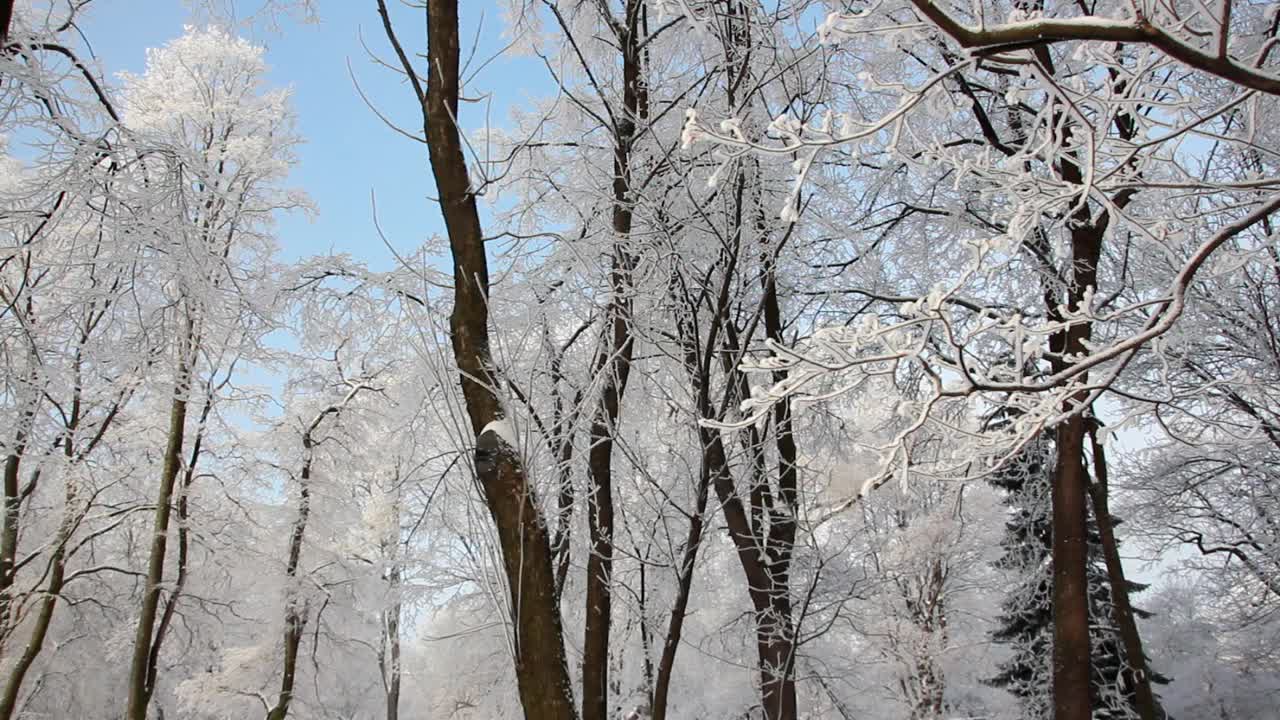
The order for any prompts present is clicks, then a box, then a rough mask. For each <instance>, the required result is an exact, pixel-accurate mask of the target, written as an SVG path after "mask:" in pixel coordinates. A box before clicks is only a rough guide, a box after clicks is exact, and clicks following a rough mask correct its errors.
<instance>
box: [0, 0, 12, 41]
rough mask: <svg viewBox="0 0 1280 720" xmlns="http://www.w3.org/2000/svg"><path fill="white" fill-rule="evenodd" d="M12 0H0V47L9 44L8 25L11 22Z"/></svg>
mask: <svg viewBox="0 0 1280 720" xmlns="http://www.w3.org/2000/svg"><path fill="white" fill-rule="evenodd" d="M13 4H14V0H0V48H3V47H4V46H5V45H8V44H9V25H10V24H12V22H13Z"/></svg>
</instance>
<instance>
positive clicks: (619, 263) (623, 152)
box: [582, 0, 647, 720]
mask: <svg viewBox="0 0 1280 720" xmlns="http://www.w3.org/2000/svg"><path fill="white" fill-rule="evenodd" d="M641 5H642V3H641V2H640V0H627V3H626V17H625V19H624V21H623V24H622V25H621V26H619V25H618V24H617V23H610V25H611V26H612V27H614V28H615V30H614V33H615V37H616V38H617V40H618V43H619V46H620V48H621V50H622V82H623V93H622V107H621V109H620V110H619V111H618V113H619V116H618V117H616V118H615V126H614V127H613V129H612V130H613V133H612V134H613V145H614V148H613V211H612V218H611V220H612V223H611V225H612V228H613V235H614V238H613V239H614V252H613V265H612V268H611V270H610V273H609V286H610V300H609V307H608V309H607V310H606V314H605V317H606V318H608V324H607V326H606V329H605V334H604V335H603V336H602V338H601V344H600V348H599V350H598V351H597V361H596V362H595V363H594V365H595V368H594V370H595V373H594V374H603V378H604V381H603V387H602V389H601V396H600V404H599V406H598V407H597V408H596V414H595V417H594V419H593V420H592V423H591V446H590V451H589V460H588V465H587V469H588V475H589V479H590V483H591V486H590V490H589V495H588V497H587V529H588V531H589V532H590V536H591V554H590V556H588V557H587V592H586V609H585V619H584V622H583V648H582V718H583V720H609V635H610V627H611V623H612V617H611V615H612V609H613V588H612V583H613V579H612V576H613V549H614V548H613V529H614V508H613V467H612V463H613V444H614V435H615V433H616V432H617V427H618V420H619V416H620V414H621V411H622V399H623V395H624V394H625V393H626V389H627V379H628V377H629V376H630V374H631V357H632V354H633V352H634V350H635V338H634V331H633V329H632V311H633V304H634V303H633V300H632V296H633V294H634V284H633V277H632V274H633V272H634V270H635V265H636V258H635V255H634V254H633V253H632V252H631V250H630V248H629V247H628V244H629V243H630V242H631V225H632V202H633V198H632V195H633V193H632V188H631V148H632V143H633V141H634V138H635V135H636V128H637V125H638V123H639V122H640V121H641V120H643V117H642V113H643V110H642V108H644V106H645V105H646V104H647V103H646V102H645V99H644V94H645V89H644V84H643V80H642V78H641V67H640V62H641V58H640V48H639V44H640V40H641V39H642V38H641V37H640V34H639V30H640V28H639V18H640V12H639V10H640V7H641ZM601 11H602V12H606V13H607V12H609V10H608V8H607V7H602V8H601Z"/></svg>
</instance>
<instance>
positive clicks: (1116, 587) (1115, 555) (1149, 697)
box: [1089, 421, 1165, 720]
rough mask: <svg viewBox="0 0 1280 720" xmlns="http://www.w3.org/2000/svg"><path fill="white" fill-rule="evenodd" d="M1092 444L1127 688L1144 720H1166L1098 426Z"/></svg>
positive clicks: (1095, 495)
mask: <svg viewBox="0 0 1280 720" xmlns="http://www.w3.org/2000/svg"><path fill="white" fill-rule="evenodd" d="M1089 441H1090V445H1091V447H1092V450H1093V478H1094V482H1093V483H1091V484H1090V485H1089V497H1090V499H1091V500H1092V501H1093V514H1094V517H1096V518H1097V520H1098V534H1099V536H1100V538H1101V540H1102V554H1103V556H1104V557H1105V558H1106V562H1107V579H1108V580H1110V582H1111V602H1112V604H1113V605H1114V608H1113V609H1114V610H1115V615H1116V624H1118V625H1119V626H1120V640H1121V641H1122V642H1123V643H1124V654H1125V660H1126V663H1125V664H1126V666H1127V670H1126V674H1127V675H1128V684H1129V685H1130V686H1131V687H1133V690H1134V696H1135V697H1134V700H1135V704H1136V705H1137V708H1138V717H1139V718H1141V720H1164V718H1165V714H1164V710H1163V709H1162V708H1161V707H1160V703H1159V701H1157V700H1156V696H1155V693H1154V692H1153V691H1152V689H1151V671H1150V669H1149V668H1148V667H1147V654H1146V652H1145V651H1144V650H1143V648H1142V636H1141V635H1140V634H1139V633H1138V623H1137V619H1136V616H1135V614H1134V611H1133V603H1132V602H1130V600H1129V584H1128V582H1127V581H1126V580H1125V576H1124V564H1123V563H1122V562H1121V561H1120V545H1119V544H1118V543H1117V542H1116V534H1115V524H1114V523H1113V522H1112V519H1111V510H1110V508H1109V507H1108V503H1107V496H1108V493H1109V490H1110V486H1109V484H1108V476H1107V456H1106V451H1105V449H1104V448H1103V447H1102V443H1101V442H1100V441H1099V440H1098V433H1097V422H1096V421H1093V423H1091V425H1090V427H1089Z"/></svg>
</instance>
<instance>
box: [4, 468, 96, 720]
mask: <svg viewBox="0 0 1280 720" xmlns="http://www.w3.org/2000/svg"><path fill="white" fill-rule="evenodd" d="M75 499H76V498H75V491H74V490H72V489H70V488H69V489H68V491H67V500H66V509H65V510H64V513H65V514H64V515H63V520H62V523H61V526H60V528H59V531H58V537H57V546H56V547H55V549H54V551H53V556H52V557H51V558H50V560H49V583H48V585H47V586H46V587H45V591H44V597H43V598H42V599H41V600H40V610H39V613H38V614H37V615H36V620H35V623H34V625H33V627H32V629H31V635H30V636H29V637H28V638H27V644H26V646H25V647H23V649H22V655H21V656H19V657H18V659H17V661H16V662H15V663H14V666H13V668H12V669H11V670H10V671H9V677H8V679H7V680H6V681H5V685H4V695H3V696H2V697H0V720H10V718H12V717H13V713H14V710H16V709H17V706H18V693H19V692H20V691H21V690H22V683H23V681H25V680H26V677H27V672H28V671H29V670H30V669H31V666H32V664H33V663H35V660H36V656H38V655H39V654H40V651H41V650H42V649H44V640H45V636H46V635H48V633H49V625H50V624H51V623H52V621H53V612H54V610H55V608H56V607H57V604H58V598H59V597H60V593H61V592H62V586H63V582H64V580H65V578H66V572H67V543H68V542H70V540H71V533H72V532H74V531H75V527H76V525H77V519H76V518H74V517H73V515H72V513H73V510H72V508H73V503H74V502H75Z"/></svg>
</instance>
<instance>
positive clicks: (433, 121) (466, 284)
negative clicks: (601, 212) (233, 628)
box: [377, 0, 577, 720]
mask: <svg viewBox="0 0 1280 720" xmlns="http://www.w3.org/2000/svg"><path fill="white" fill-rule="evenodd" d="M377 5H378V12H379V15H380V16H381V18H382V24H383V29H384V30H385V32H386V34H387V39H388V40H389V41H390V43H391V45H392V47H393V49H394V50H395V53H396V57H397V59H398V60H399V61H400V64H401V67H402V69H404V71H405V73H406V76H407V77H408V81H409V84H410V86H411V87H412V88H413V91H414V94H415V96H416V98H417V100H418V102H419V104H420V106H421V108H422V114H423V118H422V119H423V131H424V134H425V135H426V138H427V149H428V151H429V154H430V158H431V171H432V174H433V176H434V177H435V183H436V192H437V196H438V198H439V204H440V211H441V213H442V214H443V215H444V220H445V227H446V230H447V233H448V236H449V248H450V252H451V255H452V258H453V280H454V303H453V312H452V313H451V314H450V317H449V330H450V340H451V342H452V345H453V355H454V359H455V361H456V362H457V365H458V374H459V382H460V384H461V385H462V394H463V397H464V399H465V401H466V407H467V416H468V418H469V419H470V421H471V429H472V432H473V433H474V434H475V436H476V451H475V470H476V477H477V480H478V482H479V485H480V487H481V489H482V491H483V493H484V497H485V504H486V505H487V506H488V508H489V514H490V515H491V516H492V518H493V521H494V525H495V526H496V527H497V531H498V543H499V547H500V549H501V554H502V564H503V570H504V572H505V574H506V580H507V590H508V592H509V594H510V599H511V610H512V620H513V621H514V628H513V633H514V638H513V646H514V651H515V665H516V680H517V685H518V688H519V692H520V702H521V704H522V705H523V707H524V712H525V717H526V718H528V720H572V719H573V718H575V717H576V715H577V710H576V708H575V707H574V702H573V690H572V683H571V682H570V680H569V668H568V663H567V661H566V657H565V650H564V632H563V629H562V627H561V620H560V607H559V603H558V599H557V595H556V588H555V568H554V561H553V559H552V556H551V549H550V542H549V538H548V532H547V528H546V525H545V524H544V522H543V519H542V517H541V513H540V510H539V506H538V501H537V498H536V497H535V496H534V492H533V487H532V486H531V484H530V483H529V480H528V478H527V477H526V474H525V467H524V464H523V461H522V459H521V458H520V456H519V454H518V451H517V449H516V448H515V447H513V446H512V443H513V441H514V439H513V438H512V437H511V433H510V432H508V430H509V429H510V425H509V423H508V421H507V419H506V413H505V412H504V411H503V408H502V406H501V403H500V402H499V400H498V397H497V395H496V394H495V390H496V388H497V387H498V383H497V378H496V377H495V374H494V366H493V357H492V353H491V352H490V350H489V327H488V326H489V306H488V295H489V265H488V259H487V258H486V256H485V247H484V236H483V234H482V232H481V227H480V216H479V212H478V211H477V209H476V200H475V196H474V195H473V194H472V190H471V183H470V178H469V177H468V173H467V162H466V156H465V154H464V153H463V144H462V138H461V136H460V134H459V130H458V127H457V124H456V122H455V118H457V113H458V95H459V91H460V87H459V76H458V71H459V54H460V53H459V42H458V2H457V0H431V1H430V2H428V3H427V4H426V12H427V63H428V66H429V72H427V73H426V76H427V78H428V85H427V88H425V89H424V88H423V87H422V83H421V81H420V80H419V79H418V77H419V75H418V73H417V72H416V71H415V69H414V66H413V63H412V61H411V60H410V59H409V55H408V53H406V52H405V50H404V48H403V46H402V45H401V44H400V41H399V39H398V37H397V36H396V33H395V29H394V27H393V26H392V24H391V19H390V16H389V15H388V13H387V6H386V0H377Z"/></svg>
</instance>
